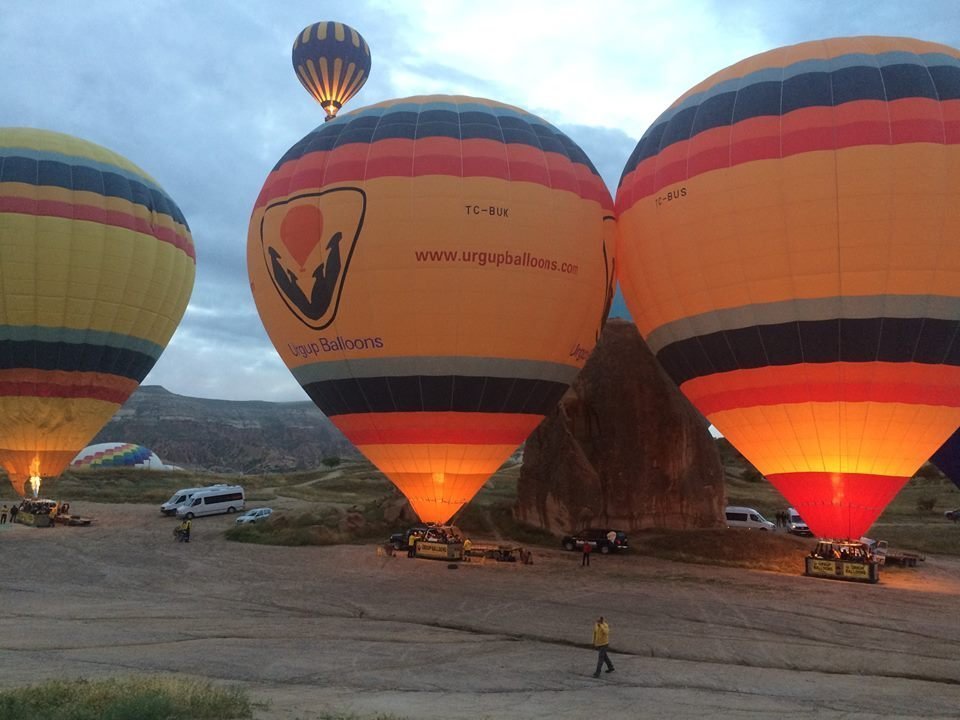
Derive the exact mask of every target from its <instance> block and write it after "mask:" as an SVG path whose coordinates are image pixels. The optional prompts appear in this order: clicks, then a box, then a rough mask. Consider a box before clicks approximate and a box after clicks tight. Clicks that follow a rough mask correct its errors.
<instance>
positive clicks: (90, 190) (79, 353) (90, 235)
mask: <svg viewBox="0 0 960 720" xmlns="http://www.w3.org/2000/svg"><path fill="white" fill-rule="evenodd" d="M194 270H195V255H194V249H193V240H192V238H191V237H190V230H189V228H188V227H187V223H186V220H184V218H183V215H182V214H181V212H180V210H179V208H177V206H176V205H175V204H174V202H173V201H172V200H171V199H170V198H169V197H168V196H167V195H166V194H165V193H164V192H163V190H162V189H161V188H160V186H159V185H157V183H156V181H155V180H153V178H151V177H150V176H149V175H147V174H146V173H145V172H143V170H141V169H140V168H138V167H137V166H136V165H134V164H132V163H131V162H129V161H127V160H125V159H124V158H122V157H120V156H119V155H117V154H116V153H113V152H110V151H109V150H106V149H105V148H102V147H100V146H98V145H94V144H93V143H89V142H86V141H84V140H80V139H78V138H74V137H70V136H68V135H61V134H59V133H54V132H47V131H43V130H28V129H24V128H0V279H2V283H0V463H2V464H3V467H4V468H5V469H6V471H7V474H8V475H9V477H10V481H11V483H12V484H13V486H14V488H15V489H16V490H17V492H19V493H20V494H25V492H26V485H27V482H28V481H30V483H31V485H32V486H33V488H32V489H33V491H34V492H35V493H36V491H37V489H38V486H39V481H40V478H41V477H46V476H55V475H59V474H60V472H61V471H62V470H63V469H64V468H65V467H66V466H67V465H68V464H69V463H70V461H71V460H73V458H74V456H75V455H76V454H77V452H78V451H79V450H80V449H81V448H83V447H84V446H85V445H86V444H87V443H88V442H89V441H90V438H92V437H93V436H94V435H96V433H97V431H99V430H100V428H101V427H102V426H103V425H104V423H106V422H107V420H109V419H110V417H111V416H112V415H113V414H114V412H116V410H117V409H118V408H119V407H120V406H121V405H122V404H123V403H124V402H125V401H126V399H127V398H128V397H129V396H130V393H132V392H133V391H134V389H136V387H137V385H139V383H140V381H141V380H143V378H144V376H146V374H147V373H148V372H149V371H150V369H151V368H152V367H153V365H154V363H156V361H157V359H158V358H159V357H160V353H161V352H163V349H164V347H165V346H166V344H167V342H168V341H169V339H170V336H171V335H173V331H174V330H175V329H176V327H177V325H178V323H179V322H180V318H181V317H183V312H184V310H185V309H186V306H187V301H188V300H189V298H190V292H191V290H192V289H193V277H194Z"/></svg>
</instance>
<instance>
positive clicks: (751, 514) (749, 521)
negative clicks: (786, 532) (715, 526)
mask: <svg viewBox="0 0 960 720" xmlns="http://www.w3.org/2000/svg"><path fill="white" fill-rule="evenodd" d="M724 512H725V513H726V516H727V527H728V528H750V529H755V530H773V529H774V528H776V525H774V524H773V523H772V522H770V521H769V520H767V519H766V518H765V517H763V515H761V514H760V513H758V512H757V511H756V510H754V509H753V508H749V507H739V506H736V505H729V506H728V507H727V509H726V510H725V511H724Z"/></svg>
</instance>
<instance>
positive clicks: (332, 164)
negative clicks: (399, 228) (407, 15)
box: [257, 138, 612, 210]
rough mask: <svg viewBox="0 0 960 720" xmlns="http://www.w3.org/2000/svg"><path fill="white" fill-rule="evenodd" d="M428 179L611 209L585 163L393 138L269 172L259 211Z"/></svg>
mask: <svg viewBox="0 0 960 720" xmlns="http://www.w3.org/2000/svg"><path fill="white" fill-rule="evenodd" d="M426 175H450V176H453V177H494V178H500V179H504V180H511V181H519V182H533V183H537V184H539V185H544V186H546V187H549V188H551V189H554V190H568V191H570V192H573V193H575V194H577V195H579V196H580V197H581V198H583V199H585V200H593V201H595V202H597V203H599V204H600V205H601V206H602V207H603V208H604V209H608V210H609V209H612V201H611V198H610V193H609V192H608V191H607V188H606V185H604V183H603V180H602V179H601V178H599V177H598V176H597V175H594V174H593V173H592V172H591V171H590V169H589V168H588V167H586V166H585V165H581V164H579V163H574V162H572V161H571V160H570V159H569V158H567V157H565V156H563V155H561V154H559V153H553V152H543V151H542V150H537V149H535V148H530V147H528V146H523V147H520V146H518V145H517V146H515V145H510V144H504V143H502V142H499V141H495V140H480V139H474V140H463V141H460V140H454V139H451V138H423V139H420V140H406V139H396V138H395V139H391V140H380V141H377V142H375V143H350V144H347V145H341V146H340V147H337V148H335V149H334V150H319V151H316V152H312V153H307V154H305V155H302V156H301V157H300V158H298V159H297V160H295V161H291V162H288V163H284V164H283V165H281V166H280V167H278V168H276V169H275V170H274V171H273V172H272V173H271V174H270V176H269V177H268V178H267V181H266V182H265V183H264V186H263V190H261V192H260V196H259V197H258V198H257V207H264V206H266V205H268V204H269V203H270V202H272V201H273V200H275V199H278V198H281V197H286V196H288V195H292V194H295V193H297V192H301V191H303V190H306V189H312V188H314V189H315V188H317V187H322V186H324V185H330V184H333V183H339V182H358V181H362V180H373V179H376V178H385V177H421V176H426Z"/></svg>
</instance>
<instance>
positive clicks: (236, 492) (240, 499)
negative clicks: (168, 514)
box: [177, 485, 246, 520]
mask: <svg viewBox="0 0 960 720" xmlns="http://www.w3.org/2000/svg"><path fill="white" fill-rule="evenodd" d="M245 507H246V496H245V495H244V493H243V488H242V487H241V486H240V485H224V486H222V487H212V488H205V489H203V490H201V491H200V492H198V493H194V494H193V497H192V498H191V499H190V500H189V501H188V502H187V503H186V504H184V505H181V506H180V507H179V508H177V517H178V518H187V519H188V520H190V519H192V518H195V517H200V516H201V515H217V514H219V513H235V512H237V511H239V510H243V509H244V508H245Z"/></svg>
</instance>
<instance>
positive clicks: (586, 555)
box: [580, 542, 593, 567]
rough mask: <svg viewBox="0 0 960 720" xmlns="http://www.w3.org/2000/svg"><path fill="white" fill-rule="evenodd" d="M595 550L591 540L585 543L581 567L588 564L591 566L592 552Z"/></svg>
mask: <svg viewBox="0 0 960 720" xmlns="http://www.w3.org/2000/svg"><path fill="white" fill-rule="evenodd" d="M592 552H593V546H592V545H591V544H590V543H589V542H584V543H583V559H582V560H580V567H583V566H584V565H586V566H587V567H590V553H592Z"/></svg>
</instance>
